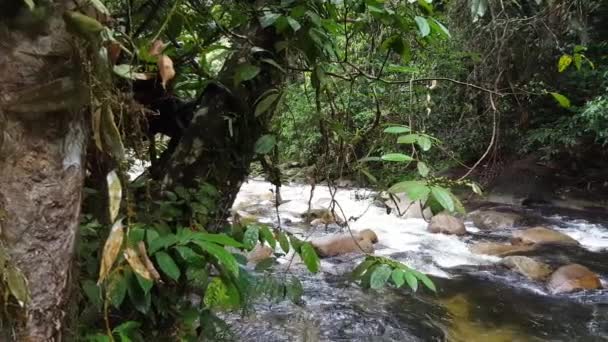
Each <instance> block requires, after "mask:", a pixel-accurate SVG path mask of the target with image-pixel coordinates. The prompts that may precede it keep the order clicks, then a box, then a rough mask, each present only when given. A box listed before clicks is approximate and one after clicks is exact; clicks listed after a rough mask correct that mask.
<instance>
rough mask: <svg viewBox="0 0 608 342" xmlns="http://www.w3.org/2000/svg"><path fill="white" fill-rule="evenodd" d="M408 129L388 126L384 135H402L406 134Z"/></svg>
mask: <svg viewBox="0 0 608 342" xmlns="http://www.w3.org/2000/svg"><path fill="white" fill-rule="evenodd" d="M409 131H410V128H409V127H407V126H390V127H387V128H385V129H384V133H389V134H403V133H408V132H409Z"/></svg>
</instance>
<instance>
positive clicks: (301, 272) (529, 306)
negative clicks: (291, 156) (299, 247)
mask: <svg viewBox="0 0 608 342" xmlns="http://www.w3.org/2000/svg"><path fill="white" fill-rule="evenodd" d="M271 188H273V186H272V185H271V184H269V183H267V182H264V181H261V180H249V181H248V182H247V183H245V184H243V186H242V188H241V191H240V192H239V195H238V197H237V199H236V201H235V204H234V210H237V211H240V212H241V213H245V214H249V215H255V216H256V217H257V218H258V220H259V221H261V222H264V223H268V224H270V225H272V226H277V225H278V222H279V220H278V217H280V222H281V228H282V229H286V230H288V231H290V232H292V233H294V234H296V235H298V236H300V237H301V238H303V239H304V238H311V237H315V236H323V235H326V234H330V233H335V232H337V231H339V229H341V228H339V227H337V226H335V225H330V226H329V228H328V230H327V231H326V229H325V228H324V227H322V226H321V227H317V228H311V227H310V226H309V225H307V224H305V223H304V222H303V221H302V219H301V218H300V214H302V213H304V212H306V210H307V209H308V200H309V196H310V186H307V185H302V184H289V185H286V186H283V187H282V188H281V195H282V199H283V200H284V201H286V203H284V204H282V205H281V206H280V207H279V213H278V216H277V213H276V211H275V208H274V202H273V199H272V193H271V192H270V189H271ZM371 194H372V192H371V191H369V190H366V189H339V190H338V192H337V194H336V195H335V197H334V198H335V200H336V201H337V203H338V204H339V205H340V207H341V208H342V210H343V211H344V212H345V214H346V216H347V217H351V216H352V217H353V218H357V219H356V220H350V221H349V226H350V228H351V229H353V230H359V229H365V228H371V229H373V230H375V231H376V233H377V234H378V237H379V244H378V245H376V247H377V248H376V251H375V253H376V254H377V255H383V256H390V257H392V258H394V259H397V260H399V261H402V262H404V263H406V264H407V265H409V266H411V267H413V268H415V269H417V270H419V271H422V272H424V273H427V274H429V275H430V276H432V279H433V280H434V282H435V284H436V286H437V288H438V292H437V293H436V294H434V293H432V292H430V291H428V290H426V289H419V290H418V292H416V293H412V292H411V291H410V290H408V289H406V288H402V289H392V288H386V289H383V290H381V291H375V290H364V289H362V288H360V287H359V286H358V285H357V284H354V283H352V282H351V281H350V280H349V277H348V272H349V271H350V270H352V269H353V268H354V266H356V265H357V263H358V262H360V261H361V260H362V257H361V256H352V255H348V256H339V257H334V258H328V259H323V260H322V262H321V271H320V272H319V273H317V274H311V273H309V272H307V271H306V270H305V269H304V267H303V266H302V265H301V264H300V263H295V264H293V265H292V264H290V263H289V260H288V258H285V257H284V258H279V260H278V261H279V263H280V265H279V266H278V267H276V269H275V271H274V272H275V274H280V273H281V272H287V270H289V272H291V273H294V274H296V275H297V276H298V277H300V279H301V280H302V283H303V286H304V295H303V302H302V303H301V304H300V305H296V304H293V303H290V302H286V301H283V302H278V303H275V302H268V301H259V302H257V303H256V304H255V305H254V309H253V310H251V311H250V313H248V314H247V315H240V314H236V313H235V314H226V315H225V316H224V317H223V318H224V319H226V320H227V321H228V323H229V324H230V325H231V327H232V330H233V331H234V333H235V334H236V335H237V339H238V340H239V341H268V342H270V341H463V342H465V341H466V342H475V341H480V342H497V341H608V291H607V290H594V291H586V292H580V293H575V294H568V295H551V294H549V293H548V292H547V290H546V289H545V286H544V284H542V283H538V282H533V281H530V280H528V279H526V278H525V277H523V276H521V275H519V274H516V273H513V272H510V271H509V270H507V269H506V268H503V267H500V266H499V265H498V263H499V262H500V260H501V259H500V258H499V257H493V256H485V255H477V254H473V253H471V252H470V251H469V248H468V246H469V245H470V244H471V243H474V242H476V241H480V240H487V239H488V238H496V236H489V235H487V234H484V233H482V232H480V230H479V229H478V228H476V227H475V226H474V225H473V224H472V223H471V222H465V224H466V228H467V232H468V234H467V235H465V236H464V237H457V236H453V235H443V234H432V233H429V232H428V231H427V230H426V228H427V225H428V224H427V223H426V222H425V221H424V220H423V219H417V218H401V217H397V216H396V215H394V214H387V211H386V209H385V208H382V207H379V206H376V205H375V204H374V203H373V198H372V196H371ZM330 201H331V194H330V191H329V189H328V188H327V187H324V186H317V187H316V189H315V191H314V197H313V198H312V201H311V203H312V205H313V207H314V208H321V207H327V206H328V205H329V203H330ZM528 211H530V212H531V213H533V214H536V215H541V216H542V217H543V218H546V219H547V221H548V222H550V223H551V225H552V228H554V229H556V230H558V231H561V232H563V233H565V234H567V235H569V236H571V237H573V238H574V239H576V240H578V241H579V242H580V243H581V245H582V248H577V249H576V250H572V249H568V248H561V247H554V248H552V249H550V250H548V251H546V253H545V254H543V258H545V259H547V260H552V261H553V262H557V263H565V262H579V263H582V264H584V265H586V266H587V267H589V268H591V269H592V270H593V271H594V272H597V273H599V274H600V276H601V277H602V278H604V277H607V276H608V263H606V262H605V261H608V225H606V222H605V221H604V220H603V219H602V218H597V217H584V216H583V217H581V216H580V215H578V214H573V213H564V212H562V211H560V210H556V209H554V208H537V209H528ZM498 235H500V233H498ZM498 237H500V236H498ZM288 267H289V268H288Z"/></svg>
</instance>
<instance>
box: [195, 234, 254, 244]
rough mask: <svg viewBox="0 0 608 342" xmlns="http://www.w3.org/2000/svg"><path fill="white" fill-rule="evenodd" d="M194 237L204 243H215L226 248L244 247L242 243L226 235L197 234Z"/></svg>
mask: <svg viewBox="0 0 608 342" xmlns="http://www.w3.org/2000/svg"><path fill="white" fill-rule="evenodd" d="M192 237H193V238H195V239H200V240H203V241H209V242H214V243H217V244H219V245H224V246H230V247H236V248H240V247H243V244H242V243H240V242H238V241H236V240H235V239H233V238H231V237H230V236H228V235H226V234H224V233H220V234H211V233H202V232H197V233H195V234H193V235H192Z"/></svg>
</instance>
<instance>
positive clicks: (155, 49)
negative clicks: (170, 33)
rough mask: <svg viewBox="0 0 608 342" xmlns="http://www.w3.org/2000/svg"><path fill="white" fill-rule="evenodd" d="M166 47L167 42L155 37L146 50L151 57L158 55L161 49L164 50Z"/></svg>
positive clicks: (161, 51)
mask: <svg viewBox="0 0 608 342" xmlns="http://www.w3.org/2000/svg"><path fill="white" fill-rule="evenodd" d="M166 47H167V44H165V43H163V41H162V40H160V39H157V40H155V41H153V42H152V46H151V47H150V50H148V53H149V54H150V56H153V57H156V56H160V54H161V53H163V50H165V48H166Z"/></svg>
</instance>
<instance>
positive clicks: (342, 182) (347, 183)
mask: <svg viewBox="0 0 608 342" xmlns="http://www.w3.org/2000/svg"><path fill="white" fill-rule="evenodd" d="M354 185H355V182H353V181H352V180H350V179H346V178H340V179H338V180H336V186H337V187H339V188H352V187H353V186H354Z"/></svg>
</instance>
